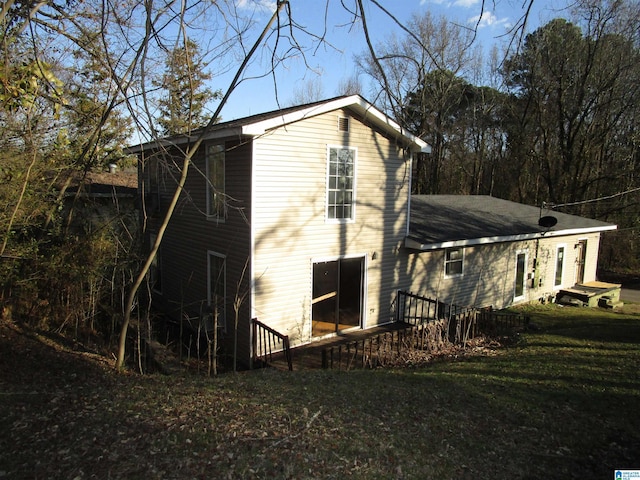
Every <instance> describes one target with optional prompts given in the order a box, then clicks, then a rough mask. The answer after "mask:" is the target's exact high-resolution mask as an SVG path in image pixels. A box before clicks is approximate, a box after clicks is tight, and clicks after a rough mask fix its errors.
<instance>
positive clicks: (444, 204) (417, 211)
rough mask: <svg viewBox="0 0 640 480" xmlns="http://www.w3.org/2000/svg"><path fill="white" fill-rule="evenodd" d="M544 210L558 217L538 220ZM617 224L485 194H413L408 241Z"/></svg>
mask: <svg viewBox="0 0 640 480" xmlns="http://www.w3.org/2000/svg"><path fill="white" fill-rule="evenodd" d="M547 215H551V216H553V217H555V218H556V219H557V220H558V223H557V224H556V225H555V226H553V227H551V228H550V229H545V228H543V227H540V226H539V225H538V220H539V219H540V217H542V216H547ZM615 228H616V227H615V225H612V224H610V223H605V222H601V221H599V220H592V219H589V218H584V217H579V216H576V215H568V214H566V213H560V212H555V211H554V212H549V211H544V210H541V209H540V208H538V207H532V206H530V205H523V204H521V203H516V202H510V201H508V200H502V199H499V198H494V197H491V196H488V195H413V196H412V197H411V218H410V224H409V236H408V240H409V242H407V245H408V246H413V247H414V248H423V249H434V248H443V247H447V246H456V245H472V244H479V243H495V242H504V241H514V240H519V239H523V240H524V239H527V238H537V237H541V236H542V235H543V234H544V235H548V236H553V235H568V234H571V233H581V232H584V233H586V232H588V231H602V230H613V229H615ZM418 245H420V247H418Z"/></svg>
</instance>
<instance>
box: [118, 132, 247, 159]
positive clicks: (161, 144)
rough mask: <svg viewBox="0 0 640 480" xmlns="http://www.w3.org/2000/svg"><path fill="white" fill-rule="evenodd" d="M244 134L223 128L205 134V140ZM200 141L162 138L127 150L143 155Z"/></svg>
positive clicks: (184, 138) (193, 136)
mask: <svg viewBox="0 0 640 480" xmlns="http://www.w3.org/2000/svg"><path fill="white" fill-rule="evenodd" d="M241 134H242V129H241V128H239V127H229V128H223V129H221V130H211V131H210V132H208V133H207V134H205V135H204V136H203V137H202V139H203V140H213V139H216V138H226V137H237V136H238V135H241ZM197 139H198V135H191V136H187V135H180V136H176V137H174V138H161V139H159V140H153V141H151V142H146V143H140V144H138V145H132V146H130V147H128V148H127V152H128V153H131V154H133V153H141V152H144V151H146V150H157V149H158V148H168V147H177V146H180V145H186V144H189V143H194V142H195V141H196V140H197Z"/></svg>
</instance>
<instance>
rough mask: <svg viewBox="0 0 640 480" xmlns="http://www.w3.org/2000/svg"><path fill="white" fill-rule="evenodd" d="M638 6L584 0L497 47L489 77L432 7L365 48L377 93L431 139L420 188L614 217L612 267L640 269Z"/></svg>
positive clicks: (420, 163) (364, 65)
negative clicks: (508, 46) (399, 33)
mask: <svg viewBox="0 0 640 480" xmlns="http://www.w3.org/2000/svg"><path fill="white" fill-rule="evenodd" d="M639 12H640V9H639V8H638V4H637V3H634V2H631V3H626V2H589V1H587V2H578V3H577V4H576V5H575V10H574V12H573V15H572V20H567V19H564V18H557V19H554V20H551V21H550V22H548V23H547V24H545V25H543V26H541V27H540V28H538V29H537V30H535V31H534V32H532V33H530V34H528V35H526V36H525V37H523V41H522V43H521V44H520V45H519V47H518V48H517V49H515V50H511V51H509V52H507V54H506V55H503V56H502V57H500V55H498V52H497V50H494V51H492V52H491V54H490V61H489V62H486V63H484V65H485V66H488V68H489V69H490V70H489V75H488V76H487V75H482V74H479V73H478V69H477V65H478V58H479V57H478V54H477V52H476V51H474V50H473V49H471V48H469V45H471V43H472V38H471V37H472V36H473V33H472V32H468V31H466V30H465V29H462V28H460V27H458V26H455V25H451V24H448V23H446V22H444V20H435V19H433V18H432V17H431V16H430V15H429V14H426V15H423V16H416V17H414V18H413V19H412V21H411V22H410V24H409V25H408V28H407V34H406V37H405V38H403V39H398V38H396V37H390V38H389V39H387V41H385V42H383V44H382V45H381V46H379V47H378V48H371V49H370V50H369V51H368V52H366V53H365V54H363V55H362V56H360V57H359V58H358V63H359V65H360V67H361V70H362V71H364V72H366V73H367V74H368V75H370V77H371V78H373V79H374V84H375V90H374V96H376V97H378V98H381V99H382V103H383V105H384V107H385V108H386V109H387V111H389V112H390V113H391V114H392V115H393V116H394V117H395V118H396V119H397V120H398V122H399V123H400V124H401V125H402V126H403V127H405V128H406V129H408V130H409V131H412V132H415V133H416V134H417V135H418V136H420V137H421V138H423V139H424V140H426V141H427V142H428V143H429V144H430V145H431V147H432V152H431V154H428V155H422V156H421V157H420V158H419V159H418V160H417V162H416V164H415V168H414V176H413V180H414V182H413V188H414V193H418V194H439V193H447V194H479V195H493V196H496V197H499V198H505V199H509V200H513V201H517V202H521V203H525V204H529V205H536V206H540V207H541V209H544V210H548V211H553V210H558V211H563V212H566V213H573V214H577V215H584V216H587V217H591V218H596V219H600V220H604V221H609V222H612V223H616V224H618V226H619V229H620V231H619V232H617V233H614V234H611V235H607V236H606V237H605V242H604V245H603V252H604V253H605V255H604V256H603V258H605V260H606V263H607V264H606V265H605V266H606V267H608V268H624V269H628V270H629V271H633V270H634V269H635V270H636V271H637V269H638V268H639V267H640V260H639V258H640V241H639V239H640V237H639V236H640V231H639V228H640V208H639V207H640V179H639V172H640V170H639V169H640V149H639V147H640V142H639V141H640V136H639V135H638V125H639V124H640V81H639V80H638V79H639V78H640V69H639V67H638V65H640V62H639V60H640V42H639V39H640V37H639V34H638V32H639V31H640V20H639V17H640V13H639ZM416 52H423V53H422V54H418V55H417V54H416ZM487 77H488V78H489V81H488V82H487ZM474 78H475V79H479V80H483V81H484V82H477V81H476V82H474V81H472V80H473V79H474ZM470 79H471V80H470Z"/></svg>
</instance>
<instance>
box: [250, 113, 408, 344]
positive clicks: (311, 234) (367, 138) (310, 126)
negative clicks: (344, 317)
mask: <svg viewBox="0 0 640 480" xmlns="http://www.w3.org/2000/svg"><path fill="white" fill-rule="evenodd" d="M339 116H344V113H342V112H333V113H328V114H324V115H321V116H317V117H312V118H308V119H306V120H303V121H301V122H297V123H294V124H291V125H287V126H286V129H285V128H281V129H277V130H276V131H273V132H269V133H267V134H266V135H264V136H262V137H260V138H257V139H255V140H254V172H253V178H254V181H255V183H254V186H253V211H252V218H253V224H252V228H253V230H254V239H253V242H254V246H253V249H254V255H253V272H252V274H253V283H254V285H255V287H254V288H255V292H256V293H255V294H254V296H255V300H254V302H253V306H254V312H253V313H254V315H255V316H256V317H258V318H259V319H260V320H261V321H264V322H265V323H267V324H268V325H269V326H271V327H272V328H275V329H277V330H279V331H280V332H281V333H284V334H288V335H290V337H291V340H292V342H293V343H304V342H307V341H309V340H310V325H311V324H310V316H311V305H312V303H311V302H312V285H311V283H312V282H311V279H312V271H311V269H312V265H313V263H312V259H318V258H332V259H338V258H345V257H351V256H366V257H367V259H368V262H367V263H366V265H367V272H365V273H366V275H365V278H366V279H367V284H366V285H364V287H363V288H364V289H365V292H364V296H365V297H366V298H367V308H366V309H365V311H363V312H362V314H363V324H364V326H365V327H369V326H373V325H376V324H379V323H386V322H388V321H389V320H390V310H391V305H392V303H393V300H394V298H395V288H396V285H395V283H394V282H393V278H394V268H395V267H396V264H397V260H398V254H399V253H398V252H399V248H400V246H401V245H402V242H403V241H404V235H405V232H406V224H407V205H408V198H409V185H408V178H409V168H410V165H409V162H408V157H405V154H404V152H403V150H402V149H400V148H399V147H398V146H397V145H396V142H395V141H393V140H390V139H388V138H386V137H385V136H383V135H381V134H379V133H377V132H376V131H374V130H372V129H371V128H370V127H369V126H367V125H365V124H363V123H362V122H361V121H360V120H358V119H356V118H354V117H350V119H349V120H350V122H349V123H350V125H349V131H348V132H339V131H338V130H337V128H336V125H337V122H338V117H339ZM331 145H334V146H335V145H340V146H347V147H349V148H353V149H357V171H356V177H357V178H355V182H356V184H357V201H358V206H357V215H355V217H354V220H353V221H352V222H335V223H334V222H329V221H327V219H326V201H327V195H326V189H327V148H328V146H331ZM374 252H375V253H376V255H375V257H376V259H375V260H372V257H373V253H374ZM383 277H384V278H385V279H386V281H385V282H383V281H382V278H383Z"/></svg>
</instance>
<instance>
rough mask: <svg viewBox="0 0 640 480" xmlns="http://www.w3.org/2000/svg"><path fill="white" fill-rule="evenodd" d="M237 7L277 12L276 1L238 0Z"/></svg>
mask: <svg viewBox="0 0 640 480" xmlns="http://www.w3.org/2000/svg"><path fill="white" fill-rule="evenodd" d="M236 6H237V7H238V8H244V9H258V10H266V11H268V12H275V11H276V7H277V5H276V2H275V0H236Z"/></svg>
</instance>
